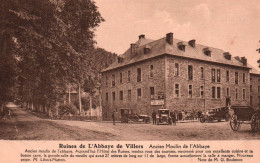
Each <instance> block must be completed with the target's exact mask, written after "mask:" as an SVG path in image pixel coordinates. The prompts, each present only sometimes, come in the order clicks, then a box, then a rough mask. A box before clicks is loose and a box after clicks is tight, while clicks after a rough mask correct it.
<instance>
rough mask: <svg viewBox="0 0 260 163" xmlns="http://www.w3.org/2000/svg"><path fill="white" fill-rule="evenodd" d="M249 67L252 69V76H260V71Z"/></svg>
mask: <svg viewBox="0 0 260 163" xmlns="http://www.w3.org/2000/svg"><path fill="white" fill-rule="evenodd" d="M248 67H250V68H251V70H250V74H256V75H260V71H259V70H257V69H256V68H255V67H253V66H252V65H248Z"/></svg>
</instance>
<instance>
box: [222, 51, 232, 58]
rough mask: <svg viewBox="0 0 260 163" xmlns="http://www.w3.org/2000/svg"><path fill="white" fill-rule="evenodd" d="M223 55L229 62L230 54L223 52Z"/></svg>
mask: <svg viewBox="0 0 260 163" xmlns="http://www.w3.org/2000/svg"><path fill="white" fill-rule="evenodd" d="M223 55H224V57H225V58H226V59H227V60H231V54H230V53H229V52H225V53H223Z"/></svg>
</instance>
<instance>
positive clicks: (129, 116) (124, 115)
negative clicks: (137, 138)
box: [120, 108, 150, 123]
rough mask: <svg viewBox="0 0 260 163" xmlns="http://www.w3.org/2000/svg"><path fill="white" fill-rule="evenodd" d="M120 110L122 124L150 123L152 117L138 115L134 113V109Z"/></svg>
mask: <svg viewBox="0 0 260 163" xmlns="http://www.w3.org/2000/svg"><path fill="white" fill-rule="evenodd" d="M120 110H121V122H122V123H128V122H129V121H132V122H144V123H150V117H149V116H148V115H144V114H142V115H138V114H137V113H134V109H130V108H122V109H120Z"/></svg>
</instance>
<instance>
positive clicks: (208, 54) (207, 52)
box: [203, 48, 211, 57]
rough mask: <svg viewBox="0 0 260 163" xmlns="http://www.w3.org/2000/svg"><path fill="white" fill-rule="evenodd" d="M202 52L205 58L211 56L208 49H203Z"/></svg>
mask: <svg viewBox="0 0 260 163" xmlns="http://www.w3.org/2000/svg"><path fill="white" fill-rule="evenodd" d="M203 52H204V54H205V55H206V56H209V57H210V56H211V50H210V49H209V48H204V49H203Z"/></svg>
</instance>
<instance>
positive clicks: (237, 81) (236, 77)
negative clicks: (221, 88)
mask: <svg viewBox="0 0 260 163" xmlns="http://www.w3.org/2000/svg"><path fill="white" fill-rule="evenodd" d="M238 83H239V74H238V72H235V84H238Z"/></svg>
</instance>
